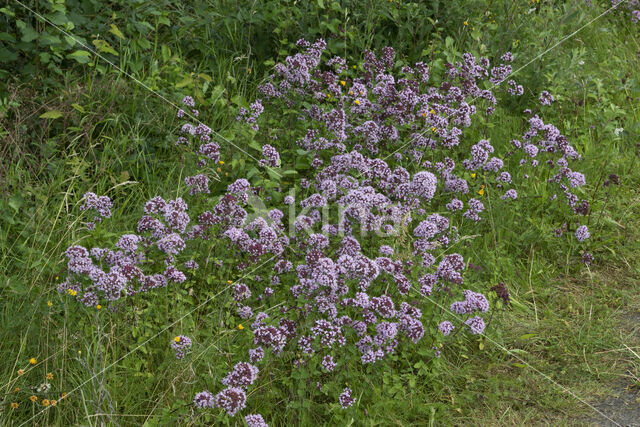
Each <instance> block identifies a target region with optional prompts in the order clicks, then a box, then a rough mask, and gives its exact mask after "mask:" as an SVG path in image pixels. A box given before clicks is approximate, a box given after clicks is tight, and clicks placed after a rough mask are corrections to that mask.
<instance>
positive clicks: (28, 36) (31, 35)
mask: <svg viewBox="0 0 640 427" xmlns="http://www.w3.org/2000/svg"><path fill="white" fill-rule="evenodd" d="M37 38H38V32H37V31H36V30H34V29H33V27H31V25H28V26H25V27H24V28H23V29H22V37H21V38H20V40H22V41H23V42H26V43H29V42H32V41H34V40H35V39H37Z"/></svg>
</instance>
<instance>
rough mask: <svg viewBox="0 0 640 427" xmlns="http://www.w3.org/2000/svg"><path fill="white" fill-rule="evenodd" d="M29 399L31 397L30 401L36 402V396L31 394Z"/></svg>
mask: <svg viewBox="0 0 640 427" xmlns="http://www.w3.org/2000/svg"><path fill="white" fill-rule="evenodd" d="M29 399H31V401H32V402H37V401H38V396H31V397H30V398H29Z"/></svg>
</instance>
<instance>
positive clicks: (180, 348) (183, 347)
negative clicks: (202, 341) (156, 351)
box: [171, 335, 192, 359]
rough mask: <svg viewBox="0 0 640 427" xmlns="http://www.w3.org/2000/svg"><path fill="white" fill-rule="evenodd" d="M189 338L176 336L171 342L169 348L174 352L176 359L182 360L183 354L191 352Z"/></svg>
mask: <svg viewBox="0 0 640 427" xmlns="http://www.w3.org/2000/svg"><path fill="white" fill-rule="evenodd" d="M191 344H192V343H191V338H189V337H185V336H184V335H178V336H177V337H175V338H174V339H173V341H172V342H171V348H173V349H174V350H175V351H176V359H183V358H184V356H185V354H186V353H188V352H189V350H191Z"/></svg>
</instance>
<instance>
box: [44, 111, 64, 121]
mask: <svg viewBox="0 0 640 427" xmlns="http://www.w3.org/2000/svg"><path fill="white" fill-rule="evenodd" d="M60 117H62V112H61V111H58V110H51V111H47V112H46V113H42V114H40V118H41V119H53V120H55V119H58V118H60Z"/></svg>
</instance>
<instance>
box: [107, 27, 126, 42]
mask: <svg viewBox="0 0 640 427" xmlns="http://www.w3.org/2000/svg"><path fill="white" fill-rule="evenodd" d="M109 32H110V33H111V34H113V35H115V36H116V37H118V38H119V39H120V40H124V39H125V37H124V34H122V31H120V29H119V28H118V27H117V26H116V24H111V29H110V30H109Z"/></svg>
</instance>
